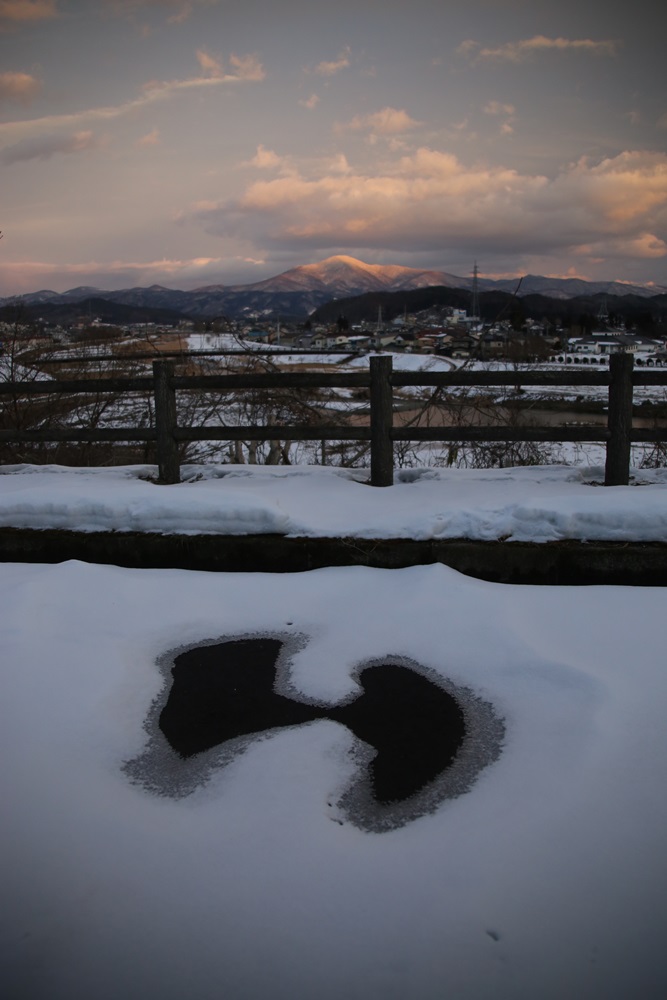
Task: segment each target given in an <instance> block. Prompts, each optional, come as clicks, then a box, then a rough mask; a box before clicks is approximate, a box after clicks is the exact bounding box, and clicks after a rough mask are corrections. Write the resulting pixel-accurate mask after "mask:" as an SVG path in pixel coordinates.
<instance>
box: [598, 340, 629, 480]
mask: <svg viewBox="0 0 667 1000" xmlns="http://www.w3.org/2000/svg"><path fill="white" fill-rule="evenodd" d="M633 365H634V358H633V357H632V355H631V354H612V355H611V356H610V358H609V374H610V382H609V412H608V417H607V428H608V429H609V435H610V436H609V439H608V441H607V460H606V462H605V469H604V484H605V486H627V485H628V482H629V479H630V444H631V441H630V432H631V430H632V369H633Z"/></svg>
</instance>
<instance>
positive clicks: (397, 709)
mask: <svg viewBox="0 0 667 1000" xmlns="http://www.w3.org/2000/svg"><path fill="white" fill-rule="evenodd" d="M294 648H295V640H294V639H293V637H289V638H287V639H286V640H285V641H283V639H278V638H275V637H265V636H255V637H245V638H239V639H230V640H220V641H217V642H214V643H208V644H205V645H200V646H195V647H193V648H190V649H187V650H184V651H183V652H180V653H178V654H177V655H176V656H175V657H174V658H173V659H171V658H170V659H169V660H168V661H167V662H163V668H165V667H166V669H165V673H168V677H169V679H170V680H171V684H170V686H169V687H168V689H167V691H166V696H165V694H164V693H163V696H162V698H161V699H159V701H158V703H156V705H154V706H153V709H152V710H151V713H150V715H149V719H148V722H147V729H148V731H149V733H150V734H151V740H150V742H149V746H148V747H147V749H146V750H145V751H144V753H143V754H141V755H140V756H139V757H138V758H136V759H135V760H134V761H130V762H128V763H127V764H126V765H125V766H124V770H125V771H126V773H128V774H129V775H130V776H131V777H132V778H134V779H138V780H140V781H141V783H142V784H144V785H145V786H147V787H149V788H150V789H151V790H154V791H158V792H162V793H164V794H169V795H172V796H175V797H181V796H182V795H187V794H189V793H190V792H192V791H194V790H195V788H196V787H197V786H199V785H201V784H202V783H203V782H204V781H205V780H206V779H207V778H208V777H209V775H210V773H211V772H212V771H213V770H214V769H215V768H216V767H220V766H221V765H224V764H225V763H227V762H228V761H229V760H231V759H232V758H233V757H234V756H236V754H237V753H238V752H240V751H242V750H243V749H244V748H245V747H246V746H247V745H248V743H249V742H251V740H252V739H253V738H257V737H259V736H262V735H264V734H266V733H267V731H275V730H277V729H280V728H285V727H294V726H299V725H303V724H304V723H312V722H315V721H317V720H320V719H328V720H330V721H332V722H337V723H339V724H341V725H343V726H346V727H347V728H348V729H349V730H350V731H351V732H352V733H353V734H354V736H355V737H356V738H357V740H358V741H361V744H362V745H363V746H362V748H361V750H360V751H358V752H357V757H358V763H359V777H358V778H357V780H355V781H354V782H353V783H352V785H351V786H350V788H348V790H347V791H346V792H345V793H344V794H343V796H342V797H341V799H340V801H339V802H338V803H337V805H338V807H339V808H340V809H342V812H343V814H344V815H345V816H346V818H348V819H349V820H351V821H352V822H353V823H355V825H357V826H360V827H362V828H364V829H369V830H376V831H380V830H389V829H394V828H396V827H398V826H402V825H404V824H405V823H406V822H408V821H410V820H411V819H415V818H417V816H420V815H423V814H424V813H425V812H431V811H433V810H434V809H435V808H436V807H437V805H438V804H439V803H440V802H441V801H442V800H443V799H445V798H455V797H456V796H457V795H460V794H462V793H463V792H465V791H467V790H468V789H469V787H470V786H471V784H472V783H473V782H474V780H475V778H476V777H477V774H478V772H479V771H480V770H481V769H482V768H483V767H484V766H486V764H488V763H491V761H493V760H494V759H495V758H496V757H497V756H498V754H499V752H500V747H501V744H502V738H503V735H504V726H503V723H502V721H501V720H499V719H498V717H497V716H496V714H495V712H494V711H493V708H492V707H491V706H490V705H489V704H488V703H487V702H484V701H482V700H481V699H479V698H477V697H476V696H475V695H474V694H472V692H470V691H468V690H467V689H465V688H460V687H456V686H455V685H453V684H451V683H449V682H443V680H442V678H441V677H440V676H439V675H435V674H431V673H430V672H429V671H427V670H425V669H423V668H420V667H419V665H418V664H415V663H414V662H413V661H409V660H407V659H402V658H392V657H388V658H386V659H383V660H378V661H373V662H372V663H370V664H366V665H365V666H363V667H362V668H360V670H359V671H358V673H356V674H355V676H356V679H357V680H358V683H359V685H360V687H361V689H362V692H361V693H360V694H359V695H358V696H357V697H355V698H353V699H350V700H348V701H346V702H344V703H342V704H337V705H333V706H327V705H322V704H313V703H308V702H306V701H303V700H300V695H299V693H298V692H296V691H295V690H294V689H293V688H291V687H290V685H289V678H288V677H287V676H286V665H287V663H286V653H287V652H293V651H294ZM292 695H294V697H292ZM156 730H159V732H157V731H156ZM164 739H166V741H167V743H168V745H169V747H170V748H171V751H172V756H171V758H169V759H168V758H167V757H166V756H165V747H164ZM357 746H358V744H357ZM174 751H175V753H174ZM178 761H180V762H181V763H180V765H179V764H178Z"/></svg>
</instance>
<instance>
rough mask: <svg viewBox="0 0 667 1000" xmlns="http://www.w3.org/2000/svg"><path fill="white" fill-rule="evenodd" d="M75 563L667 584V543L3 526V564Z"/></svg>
mask: <svg viewBox="0 0 667 1000" xmlns="http://www.w3.org/2000/svg"><path fill="white" fill-rule="evenodd" d="M68 559H80V560H81V561H83V562H91V563H105V564H112V565H116V566H128V567H134V568H141V567H144V568H151V569H158V568H160V569H161V568H173V569H190V570H207V571H209V572H246V573H294V572H303V571H306V570H311V569H320V568H322V567H324V566H373V567H378V568H381V569H401V568H404V567H406V566H418V565H425V564H429V563H436V562H439V563H444V564H445V565H447V566H451V567H452V569H455V570H458V571H459V572H460V573H465V574H467V575H468V576H473V577H477V578H479V579H481V580H489V581H491V582H493V583H525V584H550V585H554V584H555V585H559V584H560V585H563V584H567V585H582V584H617V585H618V584H622V585H626V586H642V587H663V586H665V585H666V584H667V543H662V542H647V543H639V542H578V541H567V542H546V543H544V544H536V543H531V542H478V541H470V540H468V539H461V538H459V539H427V540H424V541H416V540H414V539H409V538H382V539H367V538H311V537H299V538H292V537H286V536H284V535H160V534H148V533H143V532H120V531H119V532H77V531H64V530H63V531H61V530H52V529H47V530H33V529H28V528H0V561H2V562H43V563H56V562H64V561H65V560H68Z"/></svg>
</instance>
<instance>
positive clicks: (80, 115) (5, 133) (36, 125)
mask: <svg viewBox="0 0 667 1000" xmlns="http://www.w3.org/2000/svg"><path fill="white" fill-rule="evenodd" d="M198 57H199V53H198ZM205 58H206V60H211V61H212V62H216V61H215V60H212V57H209V56H206V57H205ZM229 62H230V64H231V66H232V71H231V72H228V73H223V72H222V71H221V75H218V76H211V75H208V76H196V77H191V78H190V79H187V80H152V81H151V82H150V83H147V84H146V85H145V86H144V88H143V91H142V93H141V94H140V95H139V96H138V97H135V98H133V99H131V100H129V101H125V102H124V103H123V104H117V105H112V106H109V107H100V108H87V109H86V110H84V111H77V112H74V113H72V114H62V115H49V116H47V117H45V118H31V119H26V120H24V121H17V122H5V123H3V124H0V143H2V141H3V139H4V141H5V143H6V142H8V141H9V142H11V141H12V139H16V138H19V137H21V136H22V135H34V134H39V133H40V132H43V131H44V130H52V129H54V128H77V127H79V126H82V125H84V124H86V123H87V122H91V121H109V120H112V119H115V118H121V117H123V116H124V115H127V114H130V113H131V112H133V111H138V110H140V109H141V108H145V107H148V106H149V105H151V104H155V103H156V102H158V101H165V100H168V99H169V98H171V97H173V96H174V95H175V94H178V93H182V92H185V91H188V90H196V89H199V88H207V87H217V86H221V85H226V84H230V85H234V84H239V83H250V82H259V81H261V80H263V79H264V77H265V73H264V69H263V67H262V64H261V63H260V62H259V60H258V59H257V57H256V56H255V55H246V56H236V55H234V54H232V55H230V57H229ZM216 65H217V62H216ZM207 72H209V73H210V69H208V70H207Z"/></svg>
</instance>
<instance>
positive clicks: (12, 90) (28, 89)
mask: <svg viewBox="0 0 667 1000" xmlns="http://www.w3.org/2000/svg"><path fill="white" fill-rule="evenodd" d="M41 86H42V85H41V83H40V82H39V80H37V79H36V78H35V77H34V76H31V75H30V73H12V72H8V73H0V100H14V101H24V102H27V101H30V100H31V99H32V98H33V97H35V96H36V95H37V94H38V93H39V91H40V90H41Z"/></svg>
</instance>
